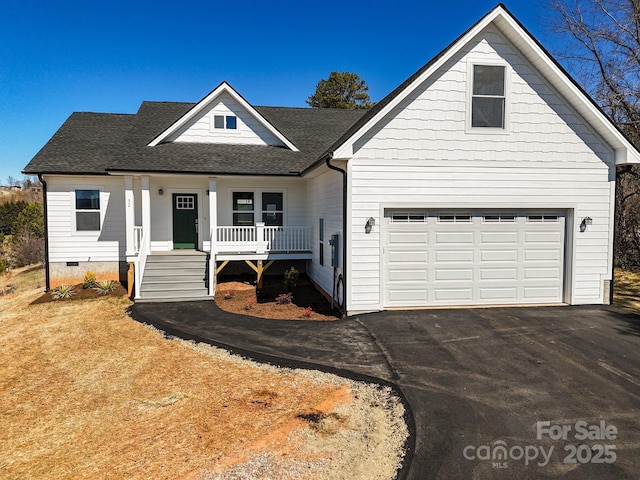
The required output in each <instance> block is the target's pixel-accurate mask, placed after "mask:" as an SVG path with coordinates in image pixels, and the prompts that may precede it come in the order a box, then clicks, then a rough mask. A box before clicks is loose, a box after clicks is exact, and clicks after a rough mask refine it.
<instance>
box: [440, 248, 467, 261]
mask: <svg viewBox="0 0 640 480" xmlns="http://www.w3.org/2000/svg"><path fill="white" fill-rule="evenodd" d="M435 257H436V258H435V261H436V263H447V262H460V263H469V262H473V250H441V249H436V254H435Z"/></svg>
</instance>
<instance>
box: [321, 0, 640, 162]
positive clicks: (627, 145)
mask: <svg viewBox="0 0 640 480" xmlns="http://www.w3.org/2000/svg"><path fill="white" fill-rule="evenodd" d="M490 24H493V25H495V26H496V27H497V28H498V29H499V30H500V31H501V32H502V33H503V34H504V35H505V36H506V37H507V38H508V39H509V41H511V42H512V43H513V44H514V45H515V46H516V47H517V48H518V49H519V50H520V52H521V53H522V54H523V55H524V56H525V57H526V58H527V59H528V60H529V61H530V62H531V64H532V65H534V66H535V67H536V68H537V69H538V71H539V72H540V73H541V74H542V75H543V76H544V77H545V78H546V79H547V80H548V81H549V82H550V83H551V85H552V86H553V87H554V88H555V89H556V90H557V91H558V92H560V94H561V95H563V96H564V98H566V99H567V101H568V102H569V103H570V104H571V105H572V106H573V107H574V108H575V109H576V111H577V112H578V113H580V114H581V115H582V116H583V117H584V118H585V119H586V120H587V121H588V122H589V124H590V125H591V126H592V127H593V128H594V129H595V130H596V131H597V132H598V134H599V135H600V136H601V137H602V138H603V139H604V140H605V141H606V142H608V143H609V145H611V147H613V148H614V149H615V162H616V164H618V165H621V164H625V163H640V152H639V151H638V150H637V149H636V148H635V147H634V146H633V144H632V143H631V142H630V141H629V140H628V139H627V138H626V136H625V135H624V134H623V133H622V131H621V130H620V129H619V128H618V127H617V126H616V125H615V124H614V123H613V122H612V121H611V120H610V119H609V117H608V116H607V115H606V114H605V113H604V111H603V110H602V109H601V108H600V107H599V106H598V105H597V104H596V103H595V101H594V100H593V99H592V98H591V97H590V96H589V95H588V94H587V93H586V92H585V91H584V90H583V89H582V87H580V86H579V85H578V83H577V82H576V81H575V80H574V79H573V78H572V77H571V75H569V73H568V72H567V71H566V70H565V69H564V68H563V67H562V66H561V65H560V64H559V63H558V62H557V61H556V60H555V59H554V58H553V57H552V56H551V54H550V53H549V52H548V51H547V50H546V49H545V48H544V47H543V46H542V44H540V42H538V40H537V39H536V38H534V37H533V35H531V33H529V31H528V30H527V29H526V28H525V27H524V26H523V25H522V24H521V23H520V22H519V21H518V20H517V19H516V18H515V17H514V16H513V15H512V14H511V12H510V11H509V10H508V9H507V8H506V7H505V6H504V5H503V4H501V3H500V4H498V5H497V6H496V7H495V8H494V9H493V10H491V11H490V12H489V13H487V14H486V15H485V16H484V17H482V18H481V19H480V20H479V21H478V22H476V23H475V24H474V25H472V26H471V27H470V28H469V29H468V30H467V31H465V32H464V33H462V35H460V36H459V37H458V38H457V39H456V40H454V41H453V42H452V43H451V44H449V46H447V47H446V48H445V49H444V50H442V51H441V52H440V53H438V54H437V55H436V56H435V57H434V58H433V59H432V60H430V61H429V62H428V63H427V64H426V65H424V66H423V67H422V68H420V69H419V70H418V71H417V72H415V73H414V74H413V75H411V76H410V77H409V78H408V79H407V80H405V81H404V82H403V83H402V84H401V85H399V86H398V87H397V88H396V89H395V90H393V91H392V92H391V93H390V94H389V95H387V96H386V97H384V98H383V99H382V100H381V101H380V102H378V103H377V104H376V105H375V106H374V107H373V108H371V109H369V110H368V111H367V113H366V114H365V115H364V116H363V117H362V118H361V119H360V120H358V121H357V122H356V123H355V124H353V125H352V126H351V127H350V128H349V129H348V130H347V131H346V132H345V133H344V134H343V135H342V136H341V137H340V138H339V139H337V140H336V141H335V142H334V143H333V145H331V146H330V147H329V148H328V149H327V151H326V152H325V154H324V155H323V156H322V157H320V158H319V159H318V160H317V161H316V162H315V163H314V164H313V165H311V166H310V167H309V169H311V168H314V167H315V166H317V165H318V164H320V163H322V162H323V161H324V159H325V158H327V157H334V158H342V159H347V158H350V157H351V156H353V153H354V152H353V144H354V143H355V142H356V141H357V140H358V139H360V138H361V137H363V136H364V135H365V134H366V133H367V132H368V131H369V130H370V129H371V128H373V127H374V126H375V125H376V123H377V122H378V121H380V120H381V119H382V118H384V117H385V115H387V114H389V113H390V112H391V111H392V110H393V108H395V107H396V106H397V105H398V104H399V103H400V102H402V101H403V100H404V99H405V98H407V96H409V95H410V94H411V93H412V92H413V91H414V90H415V89H416V88H417V87H418V86H419V85H421V84H422V83H424V82H425V81H426V80H427V79H428V78H429V77H431V75H433V74H434V73H435V72H436V71H437V70H438V69H439V68H441V67H442V66H443V65H444V64H445V63H446V62H447V61H448V60H449V59H451V58H452V57H453V56H455V55H456V54H458V53H459V52H460V51H461V50H462V49H463V48H464V47H465V46H466V45H467V44H468V43H469V42H471V41H472V40H473V38H474V37H475V36H476V35H478V34H479V33H480V32H482V30H484V29H485V28H486V27H487V26H489V25H490Z"/></svg>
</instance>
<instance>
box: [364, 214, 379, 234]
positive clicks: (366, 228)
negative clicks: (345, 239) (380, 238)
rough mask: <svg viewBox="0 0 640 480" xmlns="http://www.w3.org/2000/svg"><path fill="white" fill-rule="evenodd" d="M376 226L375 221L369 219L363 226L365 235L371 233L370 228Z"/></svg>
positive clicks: (371, 218)
mask: <svg viewBox="0 0 640 480" xmlns="http://www.w3.org/2000/svg"><path fill="white" fill-rule="evenodd" d="M375 224H376V219H375V218H373V217H369V219H368V220H367V223H366V224H365V226H364V231H365V233H371V228H372V227H373V226H374V225H375Z"/></svg>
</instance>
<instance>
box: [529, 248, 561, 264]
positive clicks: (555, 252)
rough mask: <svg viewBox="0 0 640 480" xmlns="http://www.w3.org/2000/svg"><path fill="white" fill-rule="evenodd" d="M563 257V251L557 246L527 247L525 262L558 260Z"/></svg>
mask: <svg viewBox="0 0 640 480" xmlns="http://www.w3.org/2000/svg"><path fill="white" fill-rule="evenodd" d="M561 257H562V251H561V250H560V249H556V248H549V249H544V250H542V249H525V251H524V260H525V262H544V261H551V262H557V261H559V260H560V259H561Z"/></svg>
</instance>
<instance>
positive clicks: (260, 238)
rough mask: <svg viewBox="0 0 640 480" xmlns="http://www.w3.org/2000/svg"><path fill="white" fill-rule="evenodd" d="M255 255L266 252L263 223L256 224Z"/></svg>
mask: <svg viewBox="0 0 640 480" xmlns="http://www.w3.org/2000/svg"><path fill="white" fill-rule="evenodd" d="M256 242H257V245H256V253H264V252H265V251H266V250H267V242H266V241H265V239H264V222H256Z"/></svg>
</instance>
